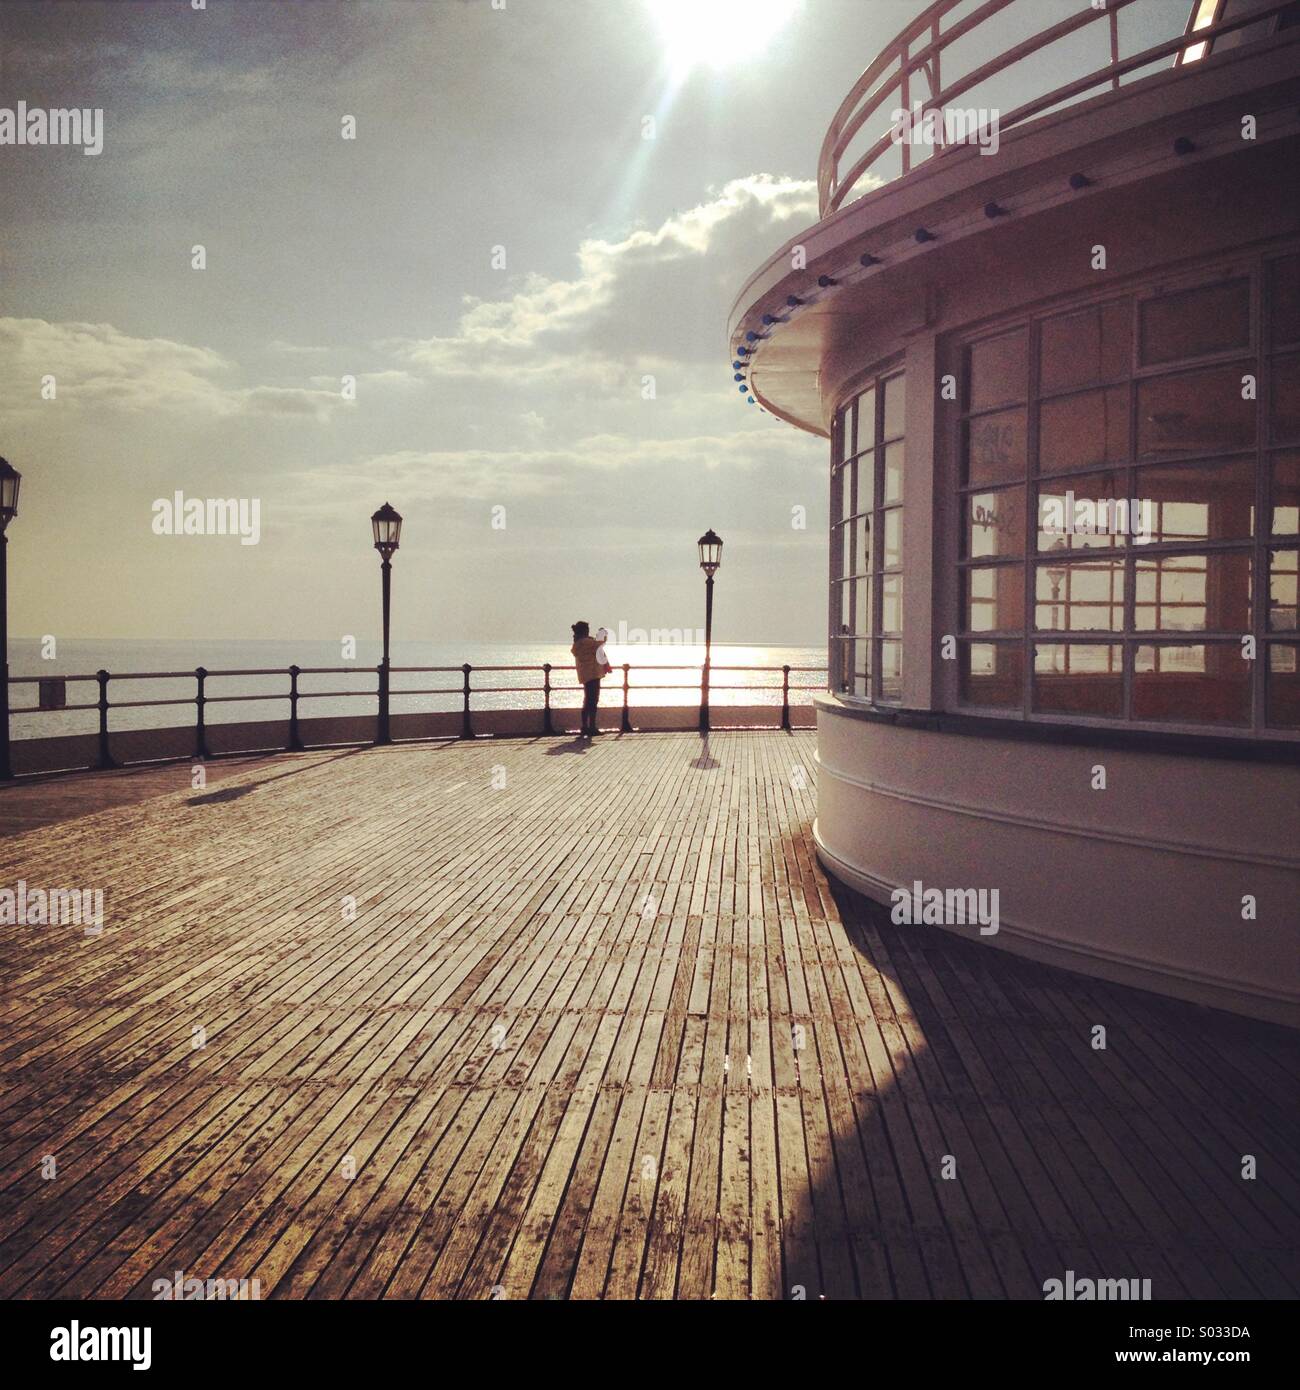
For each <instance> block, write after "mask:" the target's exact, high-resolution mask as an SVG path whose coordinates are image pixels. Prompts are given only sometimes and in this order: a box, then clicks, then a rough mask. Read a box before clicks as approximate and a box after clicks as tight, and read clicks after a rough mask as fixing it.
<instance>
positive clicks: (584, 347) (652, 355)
mask: <svg viewBox="0 0 1300 1390" xmlns="http://www.w3.org/2000/svg"><path fill="white" fill-rule="evenodd" d="M816 214H817V199H816V185H815V184H814V183H812V182H811V181H809V180H796V179H788V178H779V177H777V176H774V175H771V174H751V175H748V176H746V177H744V178H737V179H732V180H731V181H730V182H729V183H727V184H726V185H725V186H724V187H723V188H722V189H721V191H720V192H716V193H715V194H714V195H713V196H712V197H710V198H709V199H708V200H706V201H705V202H702V203H699V204H697V205H696V206H695V207H693V208H690V209H688V210H687V211H685V212H681V213H674V214H673V215H672V216H670V217H668V218H666V219H665V220H664V221H663V222H661V223H660V225H659V226H658V227H657V228H653V229H650V228H638V229H635V230H633V231H631V232H629V233H628V234H627V235H626V236H624V237H623V238H622V239H621V240H618V241H609V240H604V239H600V238H589V239H587V240H585V241H583V242H582V243H581V245H580V246H579V247H578V251H577V260H578V273H577V275H576V276H575V277H574V278H572V279H568V280H553V279H548V278H547V277H545V276H541V275H536V274H530V275H527V276H525V277H524V279H523V281H522V284H521V285H520V286H519V288H518V289H516V290H515V292H514V293H513V294H511V295H509V296H507V297H504V298H501V299H494V300H481V299H469V300H467V301H466V305H467V307H466V309H465V312H464V313H463V314H462V316H461V318H460V322H459V324H458V325H457V331H456V332H455V333H454V334H452V335H450V336H447V337H431V338H423V339H404V340H396V341H390V342H389V343H388V344H386V346H388V347H389V348H390V349H391V350H392V351H394V352H395V353H396V355H397V356H398V357H399V358H400V359H402V360H404V361H406V362H408V363H409V364H411V365H412V366H413V367H415V368H418V369H420V370H422V371H424V372H427V373H429V374H430V375H433V376H436V377H446V378H452V379H457V378H467V377H479V378H487V379H500V380H507V379H511V380H515V381H518V382H521V383H524V384H527V383H529V382H532V381H542V382H550V381H554V380H555V379H557V378H565V379H570V380H579V381H582V382H584V383H589V384H593V385H597V386H601V387H604V388H606V389H608V390H613V389H616V388H618V387H620V386H623V385H625V384H626V383H627V381H628V379H629V377H630V376H631V375H632V374H634V373H636V372H640V371H644V370H650V369H651V365H650V364H652V363H653V362H655V361H675V362H680V361H681V360H682V348H683V344H687V343H693V342H698V341H700V340H701V338H700V335H699V334H698V333H693V332H691V331H689V329H688V328H687V326H686V322H685V321H686V320H689V321H690V324H691V325H692V326H694V325H695V324H696V323H697V321H698V323H699V324H700V325H709V324H711V325H712V332H709V331H708V329H707V328H706V329H705V336H704V338H703V340H704V341H708V340H710V339H716V340H717V341H718V342H719V344H720V348H719V351H720V352H724V351H725V348H724V347H722V346H721V343H722V327H721V325H722V324H723V323H725V318H726V310H727V308H728V307H729V302H728V300H729V294H730V292H731V291H732V290H734V288H735V283H736V271H735V267H736V266H737V265H748V264H751V263H756V262H757V261H759V260H761V259H762V258H763V257H764V256H766V254H767V253H768V252H769V251H770V248H771V245H772V244H773V228H774V225H775V224H780V223H785V222H790V221H792V220H796V219H799V220H803V221H811V220H813V219H815V218H816Z"/></svg>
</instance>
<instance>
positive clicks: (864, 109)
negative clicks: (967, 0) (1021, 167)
mask: <svg viewBox="0 0 1300 1390" xmlns="http://www.w3.org/2000/svg"><path fill="white" fill-rule="evenodd" d="M959 3H961V0H934V2H933V3H932V4H930V5H928V6H927V7H926V8H925V9H924V10H923V11H922V12H921V13H920V14H919V15H918V16H917V17H916V18H915V19H913V20H912V21H911V23H910V24H908V25H907V26H906V27H905V28H904V29H903V30H901V31H900V32H899V33H898V34H897V35H896V36H895V37H894V38H893V39H892V40H891V41H890V42H889V43H888V44H886V45H885V47H884V48H883V49H881V51H880V53H879V54H878V55H877V57H876V58H875V59H874V61H873V62H872V63H871V64H870V65H869V66H868V67H867V68H866V70H865V71H864V72H863V74H862V76H861V77H859V78H858V80H857V82H855V83H854V85H853V87H852V89H851V90H850V91H849V94H848V95H847V96H846V97H845V98H844V100H843V101H842V102H841V103H840V105H839V108H838V109H837V110H836V112H835V115H834V116H833V117H832V118H831V123H830V126H829V127H828V129H827V131H826V136H825V138H824V139H823V141H822V147H821V153H820V155H819V158H818V162H817V196H818V207H819V216H821V217H827V216H829V215H830V214H831V213H833V212H837V211H838V210H839V209H840V208H841V207H843V206H844V204H845V202H846V201H847V200H848V195H849V193H850V192H851V191H852V190H853V189H854V188H855V187H857V185H858V184H859V183H860V182H861V180H862V178H863V177H864V176H865V175H866V174H868V173H870V172H871V171H872V169H873V167H874V166H875V164H876V163H877V162H878V161H879V160H880V159H881V158H882V156H883V155H884V154H885V153H886V152H887V150H888V148H889V146H890V145H891V144H893V143H895V134H894V131H893V130H892V128H891V129H890V130H889V131H886V133H885V134H884V135H882V136H881V137H880V138H879V139H878V140H876V141H875V142H874V143H873V144H872V145H871V147H870V148H869V149H868V150H867V151H866V152H865V153H864V154H863V155H862V156H861V157H860V158H859V159H858V160H856V161H855V162H854V164H853V165H852V166H851V167H850V168H849V169H848V170H847V171H846V172H844V173H841V171H840V161H841V160H842V159H843V157H844V154H845V152H846V151H847V149H848V147H849V145H850V143H851V142H852V141H853V139H854V137H855V136H856V135H857V134H858V132H859V131H860V130H861V129H862V127H863V125H865V124H866V122H867V120H868V119H869V118H870V117H871V116H872V115H873V114H874V113H875V112H876V111H877V110H878V109H879V108H880V107H881V106H882V105H883V104H884V103H885V101H886V100H888V98H889V97H891V96H895V97H897V98H898V100H897V103H896V109H900V110H909V111H910V110H911V109H912V105H913V102H914V101H918V100H919V110H918V111H917V119H918V120H921V119H924V117H925V114H926V112H928V111H931V110H940V111H941V110H942V109H943V107H944V106H945V104H946V103H947V102H949V101H951V100H952V99H953V98H954V97H957V96H960V95H962V94H963V93H964V92H966V91H969V90H970V89H971V88H972V87H974V86H977V85H978V84H979V83H981V82H984V81H986V80H988V79H989V78H991V77H995V76H997V75H998V74H999V73H1001V72H1004V71H1006V70H1007V69H1008V68H1011V67H1014V66H1015V65H1016V64H1017V63H1021V62H1023V61H1024V60H1025V59H1027V58H1030V57H1032V56H1033V55H1034V54H1035V53H1037V52H1039V51H1040V50H1041V49H1043V48H1046V47H1048V46H1049V45H1050V44H1052V43H1055V42H1056V41H1057V40H1058V39H1061V38H1064V37H1066V36H1067V35H1068V34H1071V33H1074V32H1075V31H1076V30H1079V29H1082V28H1084V27H1085V26H1086V25H1089V24H1092V23H1094V22H1096V21H1099V20H1102V19H1105V20H1106V21H1107V23H1108V25H1109V27H1110V37H1111V43H1110V60H1109V62H1107V63H1105V64H1104V65H1103V66H1101V67H1099V68H1096V69H1094V70H1093V71H1091V72H1088V73H1084V74H1081V75H1079V76H1077V77H1074V78H1072V79H1071V80H1070V81H1069V82H1066V83H1063V84H1061V85H1060V86H1057V87H1054V88H1052V89H1051V90H1050V91H1047V92H1043V93H1040V94H1039V95H1038V96H1036V97H1033V98H1031V99H1030V100H1028V101H1026V102H1023V103H1022V104H1021V105H1019V106H1017V107H1015V108H1014V109H1013V110H1011V111H1010V112H1008V113H1006V114H1005V115H1003V114H1001V113H999V115H998V125H999V129H1000V130H1005V129H1008V128H1010V127H1012V126H1015V125H1020V124H1023V123H1024V122H1025V121H1028V120H1030V119H1032V118H1033V117H1034V116H1036V115H1038V114H1040V113H1041V112H1043V111H1044V110H1046V109H1047V108H1049V107H1052V106H1055V105H1057V104H1058V103H1060V102H1062V101H1068V100H1070V99H1071V98H1072V97H1076V96H1079V95H1082V93H1084V92H1087V91H1089V90H1091V89H1092V88H1093V87H1101V86H1104V85H1110V86H1111V87H1112V88H1117V87H1118V86H1119V83H1120V78H1122V77H1124V76H1126V75H1127V74H1128V73H1130V72H1133V71H1135V70H1136V69H1138V68H1142V67H1145V66H1147V65H1148V64H1149V63H1153V62H1158V61H1159V60H1160V59H1161V58H1165V57H1169V56H1171V55H1181V54H1182V53H1183V52H1185V51H1186V50H1187V49H1188V48H1191V47H1193V46H1195V45H1199V44H1203V43H1204V44H1212V43H1213V41H1214V40H1215V39H1216V38H1218V37H1220V36H1222V35H1224V34H1228V33H1232V32H1235V31H1236V30H1238V29H1243V28H1247V27H1249V26H1250V25H1253V24H1260V23H1264V22H1265V21H1268V20H1271V19H1273V18H1274V17H1275V16H1276V15H1279V14H1281V12H1282V11H1283V10H1285V9H1287V8H1288V7H1289V6H1290V5H1291V4H1292V3H1293V0H1266V3H1264V4H1262V5H1260V6H1259V7H1258V8H1255V9H1251V10H1247V11H1245V12H1243V13H1241V14H1237V15H1234V16H1231V17H1224V16H1223V15H1222V14H1220V13H1219V12H1218V11H1216V12H1215V17H1214V18H1213V20H1212V21H1211V22H1209V23H1208V24H1203V25H1202V26H1201V27H1200V28H1198V29H1193V27H1192V20H1191V18H1189V19H1188V20H1187V22H1186V25H1185V27H1184V29H1183V31H1182V32H1181V33H1180V34H1178V35H1176V36H1171V37H1170V38H1168V39H1164V40H1162V41H1161V42H1160V43H1157V44H1153V45H1151V46H1150V47H1148V48H1146V49H1144V50H1142V51H1141V52H1139V53H1132V54H1129V55H1128V56H1127V57H1123V58H1121V57H1120V54H1119V29H1118V24H1119V18H1118V17H1119V12H1120V11H1121V10H1123V9H1125V8H1127V7H1128V6H1129V5H1131V4H1133V3H1134V0H1110V2H1109V3H1108V4H1107V5H1105V6H1103V7H1101V8H1094V7H1093V6H1092V5H1089V4H1086V3H1083V4H1082V8H1081V9H1080V10H1079V12H1078V13H1076V14H1073V15H1069V16H1067V17H1066V18H1065V19H1061V20H1057V21H1056V22H1055V23H1053V24H1048V25H1046V26H1044V27H1043V28H1042V29H1041V30H1038V31H1037V32H1035V33H1032V34H1031V35H1030V36H1029V37H1028V38H1026V39H1024V40H1023V41H1022V42H1020V43H1018V44H1015V45H1013V46H1012V47H1011V48H1008V49H1006V50H1005V51H1003V52H1002V53H999V54H998V55H997V56H996V57H994V58H991V59H989V60H988V61H987V62H984V63H981V64H979V65H978V66H977V67H975V68H973V69H971V70H970V71H968V72H966V73H964V74H963V75H962V76H960V77H959V78H958V79H957V80H955V81H950V82H949V84H948V85H947V86H946V87H945V86H944V85H943V84H942V82H941V81H940V72H941V58H942V55H943V53H944V51H945V50H946V49H947V48H948V47H949V46H950V45H951V44H953V43H955V42H956V41H957V40H958V39H961V38H964V37H965V36H966V35H967V34H969V33H971V32H972V31H973V30H975V29H977V28H979V27H980V25H982V24H984V23H985V22H986V21H987V20H990V19H992V18H993V17H994V15H996V14H999V13H1000V12H1001V11H1002V10H1005V9H1006V8H1008V6H1010V5H1013V4H1016V3H1020V0H986V2H985V4H983V5H981V6H980V8H979V9H977V10H975V11H973V12H972V13H971V14H969V15H967V16H966V18H965V19H962V20H960V21H958V22H957V23H956V24H954V25H952V26H951V28H949V29H947V30H944V29H942V27H941V25H942V21H943V19H944V17H945V16H946V15H947V14H948V13H949V12H950V11H951V10H952V9H954V8H955V7H956V5H958V4H959ZM1081 3H1082V0H1081ZM1189 10H1190V13H1191V14H1192V15H1195V13H1196V7H1195V6H1192V5H1189ZM1026 14H1027V15H1028V14H1029V11H1028V10H1026ZM927 29H928V30H929V31H930V33H931V41H930V42H929V43H928V44H926V45H925V46H924V47H922V48H920V49H918V50H917V52H915V53H912V52H911V51H910V50H911V46H912V44H913V42H914V41H915V40H916V39H917V38H919V37H920V36H921V35H922V34H923V33H924V32H925V31H926V30H927ZM1203 51H1205V50H1203ZM1175 62H1177V56H1175ZM895 66H896V70H895V71H893V72H890V69H891V67H895ZM914 78H923V79H924V80H925V82H926V84H927V86H928V95H926V96H924V97H918V96H917V94H916V93H914V92H913V90H912V83H913V79H914ZM899 145H900V150H901V160H902V172H903V173H904V174H907V173H908V172H910V169H911V157H910V147H909V145H908V143H907V141H905V140H903V141H900V142H899ZM944 148H945V147H943V146H939V147H937V148H936V149H935V151H934V154H933V156H932V157H934V158H937V157H938V156H939V155H941V154H942V153H943V152H944ZM949 148H951V147H949Z"/></svg>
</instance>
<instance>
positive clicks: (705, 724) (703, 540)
mask: <svg viewBox="0 0 1300 1390" xmlns="http://www.w3.org/2000/svg"><path fill="white" fill-rule="evenodd" d="M699 546H700V568H701V569H702V570H703V571H704V671H703V672H702V674H701V676H700V733H702V734H707V733H708V732H709V665H710V662H711V661H712V652H713V576H714V575H715V574H717V572H718V570H719V568H720V567H721V565H722V538H721V537H720V536H717V535H715V534H714V532H713V530H712V529H710V530H708V531H706V532H705V533H704V534H703V535H702V536H701V537H700V540H699Z"/></svg>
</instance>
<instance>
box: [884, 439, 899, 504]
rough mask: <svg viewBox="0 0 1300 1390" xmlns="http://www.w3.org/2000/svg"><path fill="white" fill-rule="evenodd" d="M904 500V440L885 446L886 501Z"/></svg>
mask: <svg viewBox="0 0 1300 1390" xmlns="http://www.w3.org/2000/svg"><path fill="white" fill-rule="evenodd" d="M902 500H903V441H902V440H901V439H900V440H899V441H898V443H897V444H887V445H886V446H885V496H884V501H885V502H886V503H889V502H901V501H902Z"/></svg>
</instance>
